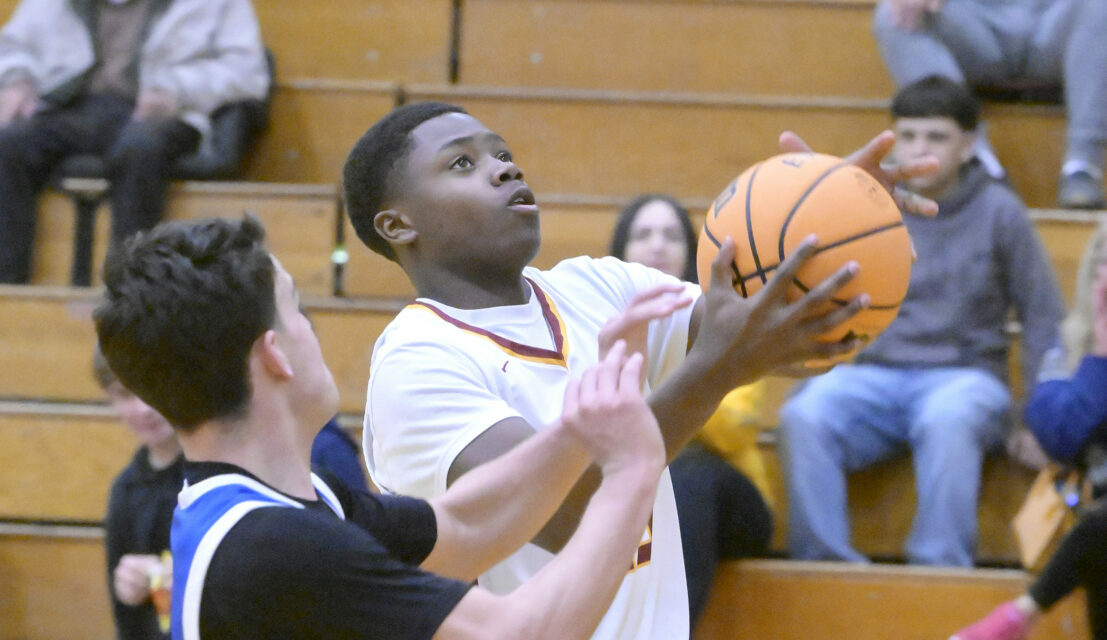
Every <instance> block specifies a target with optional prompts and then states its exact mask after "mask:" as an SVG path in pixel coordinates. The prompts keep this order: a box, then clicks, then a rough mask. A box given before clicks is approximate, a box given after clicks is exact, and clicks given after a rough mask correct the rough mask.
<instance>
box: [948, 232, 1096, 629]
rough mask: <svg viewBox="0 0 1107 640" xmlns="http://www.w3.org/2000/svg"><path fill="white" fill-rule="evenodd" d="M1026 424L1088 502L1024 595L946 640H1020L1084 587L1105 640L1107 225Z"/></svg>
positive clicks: (1086, 263)
mask: <svg viewBox="0 0 1107 640" xmlns="http://www.w3.org/2000/svg"><path fill="white" fill-rule="evenodd" d="M1024 417H1025V418H1026V423H1027V424H1028V425H1029V426H1030V429H1031V430H1032V431H1033V432H1034V435H1035V436H1037V438H1038V439H1039V441H1040V442H1041V443H1042V446H1043V448H1044V449H1045V450H1046V452H1047V453H1049V455H1050V456H1052V457H1053V458H1054V459H1056V460H1058V461H1060V462H1063V463H1066V464H1071V465H1075V466H1077V467H1079V468H1082V469H1083V470H1084V471H1085V476H1086V478H1087V481H1088V483H1089V484H1090V486H1091V494H1092V499H1093V502H1092V504H1091V505H1090V506H1089V507H1087V508H1086V509H1085V510H1084V511H1083V512H1082V513H1081V514H1080V519H1079V520H1078V521H1077V524H1076V526H1075V527H1073V529H1072V531H1070V532H1069V533H1068V535H1066V536H1065V537H1064V538H1063V539H1062V540H1061V543H1060V544H1059V545H1058V546H1057V551H1056V552H1055V553H1054V555H1053V557H1052V558H1050V560H1049V563H1048V564H1047V565H1046V567H1045V569H1043V570H1042V573H1041V575H1039V576H1038V577H1037V579H1036V580H1034V582H1033V584H1031V585H1030V589H1029V590H1028V591H1027V593H1025V594H1023V595H1022V596H1019V597H1018V598H1016V599H1015V600H1013V601H1011V602H1006V603H1004V604H1002V605H1000V606H999V607H997V608H996V609H995V610H994V611H993V612H992V613H991V614H989V615H988V616H987V617H986V618H984V619H983V620H981V621H980V622H977V623H976V624H973V625H971V626H969V627H967V628H965V629H962V630H961V631H958V632H957V633H956V634H955V635H954V636H953V638H952V639H951V640H1022V639H1023V638H1026V637H1027V636H1028V635H1029V633H1030V631H1031V629H1032V627H1033V626H1034V621H1035V619H1036V618H1037V616H1038V615H1039V614H1040V613H1041V612H1043V611H1048V610H1049V609H1050V608H1051V607H1052V606H1053V605H1055V604H1057V603H1058V602H1060V601H1061V599H1062V598H1064V597H1066V596H1068V595H1069V594H1070V593H1072V592H1073V590H1074V589H1076V587H1078V586H1082V587H1084V591H1085V596H1086V600H1087V606H1088V623H1089V626H1090V627H1091V630H1092V637H1094V638H1095V640H1107V502H1105V501H1104V496H1105V495H1107V222H1105V223H1102V224H1100V226H1099V229H1098V230H1097V232H1096V233H1095V235H1094V236H1093V237H1092V239H1091V241H1090V242H1089V243H1088V247H1087V249H1086V250H1085V251H1084V257H1083V259H1082V260H1081V262H1080V270H1079V272H1078V273H1077V282H1076V296H1075V304H1074V305H1073V309H1072V311H1071V312H1070V313H1069V315H1068V317H1067V318H1065V322H1064V323H1063V324H1062V325H1061V335H1060V338H1059V340H1058V345H1057V346H1056V347H1054V348H1053V349H1051V350H1050V351H1049V352H1047V354H1046V357H1045V359H1044V360H1043V362H1042V368H1041V372H1040V374H1039V376H1038V384H1037V386H1035V387H1034V390H1033V391H1032V392H1031V394H1030V400H1029V401H1028V402H1027V405H1026V411H1025V414H1024Z"/></svg>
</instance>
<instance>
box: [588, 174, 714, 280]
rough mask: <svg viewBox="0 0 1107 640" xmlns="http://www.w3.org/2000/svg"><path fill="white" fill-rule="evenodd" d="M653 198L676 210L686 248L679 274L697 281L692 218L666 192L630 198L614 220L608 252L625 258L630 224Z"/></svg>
mask: <svg viewBox="0 0 1107 640" xmlns="http://www.w3.org/2000/svg"><path fill="white" fill-rule="evenodd" d="M655 200H660V201H661V202H664V203H666V204H668V205H669V206H671V207H672V208H673V210H674V211H676V215H677V219H678V220H680V230H681V233H682V234H683V235H684V246H685V248H686V249H687V251H686V253H685V255H686V256H687V257H686V259H685V261H684V273H683V274H681V279H682V280H684V281H686V282H697V281H698V277H697V275H696V230H695V229H693V228H692V220H691V219H690V218H689V216H688V210H687V209H685V208H684V205H682V204H680V202H678V201H677V199H676V198H674V197H673V196H670V195H668V194H664V193H646V194H642V195H640V196H638V197H637V198H635V199H634V200H631V202H630V204H628V205H627V206H626V207H624V208H623V210H622V211H620V212H619V217H618V219H617V220H616V221H615V231H613V232H612V234H611V247H610V248H609V249H608V253H609V254H611V255H613V256H615V257H616V258H618V259H620V260H626V257H627V242H628V241H629V240H630V225H632V224H634V219H635V218H636V217H638V212H639V211H641V210H642V207H644V206H646V205H647V204H649V203H651V202H654V201H655Z"/></svg>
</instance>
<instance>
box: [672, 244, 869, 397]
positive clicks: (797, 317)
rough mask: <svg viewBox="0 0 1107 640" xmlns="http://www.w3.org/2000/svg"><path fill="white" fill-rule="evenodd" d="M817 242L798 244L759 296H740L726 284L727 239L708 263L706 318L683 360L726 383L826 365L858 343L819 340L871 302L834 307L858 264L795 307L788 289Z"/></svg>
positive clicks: (857, 301)
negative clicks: (819, 362)
mask: <svg viewBox="0 0 1107 640" xmlns="http://www.w3.org/2000/svg"><path fill="white" fill-rule="evenodd" d="M815 244H816V241H815V237H814V236H811V237H808V238H807V239H805V240H804V241H803V242H802V243H800V245H799V247H797V248H796V250H795V251H793V252H792V253H791V254H790V255H789V256H788V257H787V258H785V259H784V261H783V262H782V263H781V264H780V268H779V269H777V271H776V273H774V274H773V275H772V277H770V278H769V281H768V282H767V283H766V284H765V286H764V287H762V288H761V289H760V290H759V291H758V292H757V293H755V294H754V295H753V296H751V297H749V298H743V297H742V296H741V295H740V294H739V293H738V292H737V291H735V290H734V287H733V286H731V269H730V265H731V264H732V262H733V260H734V241H733V240H732V239H731V238H730V237H727V238H726V240H725V241H724V242H723V244H722V246H720V247H719V253H718V255H716V256H715V260H714V261H712V263H711V286H710V287H709V288H708V290H707V292H706V293H705V294H704V297H705V303H704V315H703V319H702V321H701V323H700V327H699V332H698V335H697V336H696V342H695V344H693V346H692V349H691V350H690V351H689V353H688V357H689V358H690V359H693V360H694V361H696V362H699V363H700V364H701V366H707V367H709V370H710V371H711V372H712V377H718V378H721V379H722V380H724V381H726V383H727V384H729V385H731V386H738V385H742V384H748V383H750V382H753V381H754V380H757V379H758V378H760V377H762V376H765V375H768V374H770V373H775V372H778V371H781V370H785V369H787V368H789V367H792V366H794V365H797V364H802V363H804V362H807V361H810V360H824V359H825V360H830V359H833V358H834V357H835V356H838V355H840V354H843V353H848V352H849V351H850V350H852V349H855V348H857V347H858V346H859V345H858V344H856V343H855V341H849V342H823V341H820V340H818V339H817V337H818V336H819V335H821V334H823V333H825V332H827V331H829V330H831V329H833V328H834V327H836V326H838V325H839V324H841V323H843V322H845V321H846V320H847V319H849V318H850V317H851V316H853V315H855V314H856V313H857V312H858V311H860V310H861V309H863V308H865V307H866V306H867V305H868V304H869V298H868V296H867V295H861V296H857V297H856V298H854V299H852V300H850V302H849V303H848V304H845V305H841V306H839V305H836V304H833V303H832V302H831V298H832V297H834V294H835V293H837V292H838V291H839V290H841V289H842V287H844V286H845V285H846V283H847V282H849V281H850V280H851V279H852V278H853V276H854V275H856V273H857V263H855V262H850V263H847V264H846V265H844V266H842V268H841V269H839V270H838V271H836V272H835V273H834V274H833V275H831V276H830V277H828V278H827V279H826V280H824V281H822V282H820V283H819V284H818V285H816V286H814V287H812V288H811V290H810V291H808V292H807V293H805V294H804V295H803V297H801V298H799V299H798V300H796V301H795V302H789V301H788V299H787V295H786V294H787V290H788V285H789V284H790V283H791V282H792V281H793V280H794V279H795V277H796V273H797V272H798V271H799V269H800V267H802V266H803V263H804V262H805V261H806V260H807V259H809V258H810V257H811V256H812V255H814V253H815Z"/></svg>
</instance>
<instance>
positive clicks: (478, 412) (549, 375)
mask: <svg viewBox="0 0 1107 640" xmlns="http://www.w3.org/2000/svg"><path fill="white" fill-rule="evenodd" d="M523 275H524V276H525V277H526V279H527V282H528V285H529V287H530V293H531V295H530V298H529V300H528V302H527V303H526V304H522V305H516V306H507V307H494V308H488V309H475V310H463V309H455V308H452V307H448V306H445V305H443V304H441V303H439V302H436V301H434V300H426V299H419V300H417V301H416V302H415V303H413V304H412V305H410V306H408V307H407V308H406V309H404V310H403V311H401V312H400V314H399V315H398V316H397V317H396V318H395V319H394V320H393V321H392V322H391V323H390V324H389V325H388V326H387V327H386V328H385V330H384V332H383V333H382V334H381V336H380V338H379V339H378V340H377V343H376V345H375V346H374V350H373V361H372V365H371V368H370V376H369V390H368V394H367V398H366V408H365V430H364V441H363V446H364V450H365V457H366V461H367V463H368V467H369V472H370V475H371V476H372V478H373V482H374V483H375V484H376V485H377V486H379V487H381V488H382V489H383V490H386V491H391V492H395V493H401V494H406V495H414V496H419V497H423V498H430V497H433V496H437V495H441V494H442V493H444V492H445V491H446V476H447V473H448V472H449V469H450V465H451V464H452V463H453V461H454V459H455V458H456V457H457V455H458V454H459V453H460V452H461V451H462V450H463V449H464V448H465V447H466V446H467V445H468V444H469V443H470V442H472V441H473V440H474V439H475V438H476V437H477V436H479V435H480V434H481V433H483V432H484V431H485V430H486V429H488V428H489V427H491V426H492V425H494V424H496V423H497V422H500V421H501V420H504V419H506V418H512V417H520V418H523V419H524V420H526V421H527V422H528V423H529V424H530V425H531V426H533V427H534V428H536V429H540V428H543V427H544V426H546V425H549V424H553V423H554V422H555V421H556V420H557V419H558V418H559V417H560V415H561V406H562V401H563V398H564V395H565V387H566V385H567V384H568V381H569V379H570V378H571V377H579V376H580V374H581V373H582V372H583V371H584V370H585V369H586V368H588V367H590V366H592V365H594V364H596V363H597V362H598V359H599V353H598V352H599V345H598V341H597V340H598V334H599V331H600V329H601V328H602V327H603V325H604V323H606V322H607V321H608V320H609V319H610V318H612V317H614V316H615V315H617V314H618V313H620V312H621V311H622V310H623V309H625V308H626V306H627V305H628V304H629V303H630V300H631V298H632V297H633V296H634V295H635V294H636V293H637V292H639V291H642V290H644V289H647V288H649V287H650V286H652V285H654V284H657V283H660V282H662V281H665V280H669V281H673V279H672V278H670V277H669V276H666V275H664V274H662V273H661V272H659V271H656V270H653V269H649V268H646V267H643V266H641V265H636V264H627V263H624V262H621V261H619V260H616V259H614V258H600V259H592V258H575V259H572V260H566V261H564V262H562V263H560V264H559V265H557V266H556V267H554V268H553V269H551V270H549V271H540V270H538V269H534V268H530V267H528V268H527V269H525V270H524V272H523ZM687 287H688V290H689V292H690V293H692V294H693V295H695V296H698V295H699V288H698V287H697V286H696V285H692V284H689V285H687ZM690 316H691V306H689V307H687V308H685V309H681V310H679V311H677V312H676V313H675V314H673V316H671V317H670V318H667V319H664V320H659V321H655V322H654V323H652V324H651V326H650V331H649V354H648V374H649V375H648V382H647V384H650V385H654V386H656V385H657V383H658V382H659V381H660V380H662V379H663V378H664V377H665V375H667V374H668V373H669V372H671V371H672V370H673V369H674V368H675V367H676V366H678V365H679V364H680V363H681V362H682V361H683V359H684V354H685V351H686V350H687V342H688V322H689V318H690ZM552 557H553V556H552V555H551V554H550V553H549V552H548V551H546V550H544V549H541V548H539V547H537V546H535V545H531V544H527V545H525V546H524V547H523V548H522V549H521V550H520V551H519V552H517V553H515V554H514V555H512V556H511V557H510V558H508V559H507V560H505V561H504V562H502V563H500V564H499V565H497V566H496V567H494V568H493V569H491V570H490V571H488V572H487V573H485V574H484V575H482V576H481V578H480V580H479V582H480V584H481V586H483V587H485V588H487V589H489V590H491V591H493V592H496V593H506V592H509V591H511V590H513V589H514V588H515V587H517V586H519V585H520V584H521V583H522V582H524V581H526V580H527V579H528V578H529V577H530V576H532V575H534V574H535V573H536V572H537V571H538V570H539V569H540V568H541V567H542V566H543V565H544V564H545V563H546V562H548V561H549V560H550V558H552ZM627 566H628V569H629V570H628V573H627V576H626V578H625V579H624V581H623V585H622V587H621V588H620V589H619V592H618V594H617V595H616V597H615V600H614V602H613V604H612V606H611V608H610V609H609V610H608V612H607V614H606V616H605V617H604V619H603V621H602V622H601V623H600V625H599V627H598V629H597V631H596V633H595V634H594V636H593V638H595V639H598V640H616V639H618V640H632V639H633V640H673V639H679V638H687V637H688V635H689V622H688V594H687V586H686V583H685V575H684V560H683V554H682V552H681V545H680V529H679V525H678V522H677V513H676V503H675V500H674V497H673V488H672V482H671V480H670V478H669V472H668V470H667V469H666V470H665V471H664V473H663V474H662V476H661V481H660V483H659V486H658V492H657V497H656V499H655V501H654V510H653V516H652V518H651V520H650V526H649V527H648V528H647V530H646V531H644V532H643V535H642V544H641V545H640V546H639V548H638V553H637V554H636V556H635V557H633V558H628V559H627Z"/></svg>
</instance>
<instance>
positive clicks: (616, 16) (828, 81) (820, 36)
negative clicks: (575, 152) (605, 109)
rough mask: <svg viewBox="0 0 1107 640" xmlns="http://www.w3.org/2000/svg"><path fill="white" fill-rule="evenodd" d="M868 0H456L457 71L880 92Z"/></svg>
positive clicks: (883, 84)
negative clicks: (458, 33) (458, 8)
mask: <svg viewBox="0 0 1107 640" xmlns="http://www.w3.org/2000/svg"><path fill="white" fill-rule="evenodd" d="M872 8H873V7H872V3H871V2H853V3H840V2H804V1H800V2H781V1H773V2H757V1H754V2H748V1H741V0H739V1H735V2H702V1H687V0H684V1H681V0H669V1H656V2H636V1H631V0H602V1H593V0H589V1H582V0H556V1H543V2H531V1H528V0H466V2H464V3H462V17H461V49H460V64H459V76H460V81H461V82H462V83H464V84H473V85H491V86H508V87H524V86H530V87H565V88H584V89H633V90H646V91H666V90H668V91H696V92H709V93H726V92H733V93H757V94H766V95H818V96H833V95H837V96H850V97H872V98H887V97H888V96H890V95H891V94H892V91H893V87H892V82H891V80H890V78H889V76H888V73H887V71H885V68H884V64H883V63H882V61H881V59H880V55H879V52H878V50H877V46H876V41H875V39H874V38H873V36H872V34H871V33H870V30H869V23H870V21H871V19H872ZM505 25H511V26H510V28H506V27H505ZM492 33H494V34H496V35H495V37H489V36H488V34H492ZM843 43H849V44H848V46H843Z"/></svg>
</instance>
